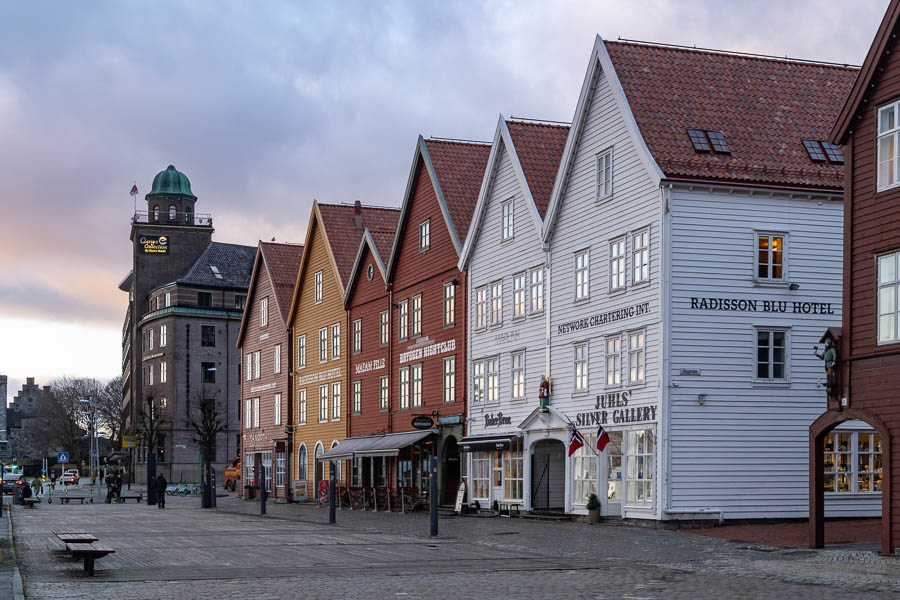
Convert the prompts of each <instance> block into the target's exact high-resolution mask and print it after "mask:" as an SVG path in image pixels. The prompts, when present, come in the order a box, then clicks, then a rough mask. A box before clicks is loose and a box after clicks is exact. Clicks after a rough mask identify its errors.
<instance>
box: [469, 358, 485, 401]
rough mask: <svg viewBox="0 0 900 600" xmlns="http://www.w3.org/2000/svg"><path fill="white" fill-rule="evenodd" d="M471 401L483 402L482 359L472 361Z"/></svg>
mask: <svg viewBox="0 0 900 600" xmlns="http://www.w3.org/2000/svg"><path fill="white" fill-rule="evenodd" d="M472 403H473V404H484V361H483V360H476V361H472Z"/></svg>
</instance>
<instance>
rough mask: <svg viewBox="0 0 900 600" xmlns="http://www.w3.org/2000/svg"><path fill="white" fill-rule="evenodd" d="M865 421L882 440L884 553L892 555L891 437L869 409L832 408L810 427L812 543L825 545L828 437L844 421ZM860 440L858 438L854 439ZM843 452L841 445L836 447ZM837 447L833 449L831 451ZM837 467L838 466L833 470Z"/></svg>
mask: <svg viewBox="0 0 900 600" xmlns="http://www.w3.org/2000/svg"><path fill="white" fill-rule="evenodd" d="M847 421H862V422H864V423H866V424H868V425H869V426H871V427H872V429H874V431H875V434H877V436H878V439H879V441H880V457H881V461H882V464H881V473H882V479H881V553H882V554H884V555H889V554H892V548H893V547H894V544H893V539H892V531H891V478H890V472H891V438H890V435H889V432H888V429H887V427H886V426H885V425H884V423H883V422H882V421H881V420H880V419H878V418H877V417H875V416H874V415H872V414H870V413H869V412H868V411H865V410H860V409H853V408H846V409H844V410H842V411H836V410H830V411H828V412H826V413H825V414H823V415H822V416H820V417H819V418H818V419H816V420H815V422H813V424H812V425H810V427H809V466H810V478H809V546H810V547H811V548H823V547H824V546H825V483H826V478H825V454H826V453H825V445H826V439H827V438H828V437H829V435H830V434H831V433H832V432H833V431H834V429H835V428H836V427H837V426H838V425H840V424H841V423H845V422H847ZM853 439H855V440H856V442H855V443H857V444H858V443H859V438H858V437H855V438H853ZM837 450H838V451H840V448H838V449H837ZM834 451H835V448H832V452H834ZM831 470H835V469H831Z"/></svg>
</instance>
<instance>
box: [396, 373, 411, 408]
mask: <svg viewBox="0 0 900 600" xmlns="http://www.w3.org/2000/svg"><path fill="white" fill-rule="evenodd" d="M397 393H398V395H399V403H398V404H399V406H400V410H409V367H400V385H398V386H397Z"/></svg>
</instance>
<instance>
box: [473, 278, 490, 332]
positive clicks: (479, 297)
mask: <svg viewBox="0 0 900 600" xmlns="http://www.w3.org/2000/svg"><path fill="white" fill-rule="evenodd" d="M485 327H487V288H486V287H480V288H478V289H477V290H475V328H476V329H484V328H485Z"/></svg>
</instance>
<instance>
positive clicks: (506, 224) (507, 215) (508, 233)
mask: <svg viewBox="0 0 900 600" xmlns="http://www.w3.org/2000/svg"><path fill="white" fill-rule="evenodd" d="M513 231H514V230H513V202H512V200H507V201H506V202H504V203H503V241H506V240H511V239H512V238H513Z"/></svg>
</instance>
